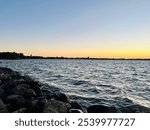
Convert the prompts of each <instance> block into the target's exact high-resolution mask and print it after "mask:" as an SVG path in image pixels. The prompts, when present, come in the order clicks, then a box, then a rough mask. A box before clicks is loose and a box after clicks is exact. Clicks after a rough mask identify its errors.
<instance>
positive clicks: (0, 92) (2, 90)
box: [0, 88, 5, 98]
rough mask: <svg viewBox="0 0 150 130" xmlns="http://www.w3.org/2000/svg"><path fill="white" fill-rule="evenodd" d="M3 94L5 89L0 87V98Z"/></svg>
mask: <svg viewBox="0 0 150 130" xmlns="http://www.w3.org/2000/svg"><path fill="white" fill-rule="evenodd" d="M4 94H5V91H4V89H2V88H0V98H2V97H3V96H4Z"/></svg>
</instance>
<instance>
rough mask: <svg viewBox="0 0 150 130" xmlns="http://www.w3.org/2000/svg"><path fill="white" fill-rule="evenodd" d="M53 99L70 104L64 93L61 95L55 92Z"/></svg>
mask: <svg viewBox="0 0 150 130" xmlns="http://www.w3.org/2000/svg"><path fill="white" fill-rule="evenodd" d="M54 98H55V99H56V100H59V101H62V102H68V103H70V99H69V97H68V96H67V95H65V94H64V93H61V92H59V93H58V92H57V93H56V94H55V95H54Z"/></svg>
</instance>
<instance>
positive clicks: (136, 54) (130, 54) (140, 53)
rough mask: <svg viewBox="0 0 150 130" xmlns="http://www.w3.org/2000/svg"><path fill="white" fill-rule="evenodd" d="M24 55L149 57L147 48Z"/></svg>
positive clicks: (42, 51) (42, 52)
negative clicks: (140, 49) (141, 49)
mask: <svg viewBox="0 0 150 130" xmlns="http://www.w3.org/2000/svg"><path fill="white" fill-rule="evenodd" d="M24 54H25V55H33V56H44V57H57V56H58V57H61V56H63V57H91V58H150V53H149V51H148V50H143V51H138V50H134V51H133V50H107V51H105V50H95V51H90V50H89V51H88V50H87V51H85V50H79V51H75V50H74V51H73V50H69V51H68V50H65V51H52V50H50V51H47V50H46V51H44V50H41V51H30V52H28V51H24Z"/></svg>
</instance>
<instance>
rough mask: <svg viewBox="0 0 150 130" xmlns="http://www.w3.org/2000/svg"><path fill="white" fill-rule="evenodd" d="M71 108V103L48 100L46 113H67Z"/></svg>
mask: <svg viewBox="0 0 150 130" xmlns="http://www.w3.org/2000/svg"><path fill="white" fill-rule="evenodd" d="M70 108H71V105H70V104H69V103H65V102H62V101H58V100H48V102H47V103H46V105H45V108H44V111H43V112H44V113H67V112H68V110H69V109H70Z"/></svg>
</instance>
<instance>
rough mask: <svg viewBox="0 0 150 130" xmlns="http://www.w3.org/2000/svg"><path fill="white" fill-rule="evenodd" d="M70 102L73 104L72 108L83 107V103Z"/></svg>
mask: <svg viewBox="0 0 150 130" xmlns="http://www.w3.org/2000/svg"><path fill="white" fill-rule="evenodd" d="M70 104H71V108H75V109H82V106H81V104H80V103H78V102H71V103H70Z"/></svg>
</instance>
